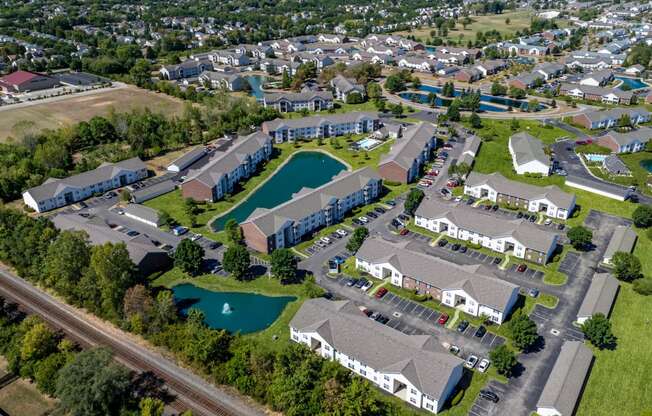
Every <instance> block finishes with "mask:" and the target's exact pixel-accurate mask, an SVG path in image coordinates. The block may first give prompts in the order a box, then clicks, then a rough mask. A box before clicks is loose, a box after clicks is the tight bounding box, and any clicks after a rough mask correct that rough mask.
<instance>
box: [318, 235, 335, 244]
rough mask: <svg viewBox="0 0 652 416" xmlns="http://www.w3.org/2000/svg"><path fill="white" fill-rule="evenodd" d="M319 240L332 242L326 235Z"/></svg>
mask: <svg viewBox="0 0 652 416" xmlns="http://www.w3.org/2000/svg"><path fill="white" fill-rule="evenodd" d="M319 240H320V241H322V242H324V243H326V244H330V243H332V241H331V239H330V238H328V237H326V236H324V237H322V238H320V239H319Z"/></svg>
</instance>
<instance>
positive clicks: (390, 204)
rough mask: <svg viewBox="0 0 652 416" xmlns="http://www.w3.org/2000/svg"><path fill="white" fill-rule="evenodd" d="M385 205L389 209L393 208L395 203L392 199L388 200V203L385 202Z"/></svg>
mask: <svg viewBox="0 0 652 416" xmlns="http://www.w3.org/2000/svg"><path fill="white" fill-rule="evenodd" d="M385 203H386V204H387V205H389V206H390V207H394V206H396V201H394V200H393V199H390V200H389V201H387V202H385Z"/></svg>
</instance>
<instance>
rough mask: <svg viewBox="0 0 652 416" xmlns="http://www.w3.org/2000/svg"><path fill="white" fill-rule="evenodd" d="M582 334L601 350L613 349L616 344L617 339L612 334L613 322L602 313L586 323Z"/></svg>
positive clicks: (583, 325)
mask: <svg viewBox="0 0 652 416" xmlns="http://www.w3.org/2000/svg"><path fill="white" fill-rule="evenodd" d="M582 332H583V333H584V336H585V337H586V338H587V339H588V340H589V341H591V344H593V345H595V346H596V347H598V348H600V349H603V348H607V347H612V346H613V345H614V344H615V343H616V337H615V336H614V334H613V333H612V332H611V322H609V320H608V319H607V318H606V317H605V316H604V315H603V314H601V313H596V314H595V315H593V316H592V317H590V318H589V319H587V320H586V321H584V323H583V324H582Z"/></svg>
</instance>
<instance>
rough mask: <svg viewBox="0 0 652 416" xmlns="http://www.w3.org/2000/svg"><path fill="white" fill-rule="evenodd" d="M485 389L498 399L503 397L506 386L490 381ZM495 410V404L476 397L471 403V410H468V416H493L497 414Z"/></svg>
mask: <svg viewBox="0 0 652 416" xmlns="http://www.w3.org/2000/svg"><path fill="white" fill-rule="evenodd" d="M485 389H486V390H490V391H492V392H494V393H496V394H497V395H498V397H499V398H500V397H503V396H504V394H505V392H506V390H507V386H506V385H504V384H502V383H499V382H498V381H496V380H491V381H490V382H489V383H488V384H487V386H486V387H485ZM497 410H498V409H497V404H496V403H493V402H491V401H489V400H485V399H483V398H482V397H480V396H479V395H478V396H477V397H476V398H475V402H473V406H471V410H469V416H494V415H497V414H498V413H496V412H497Z"/></svg>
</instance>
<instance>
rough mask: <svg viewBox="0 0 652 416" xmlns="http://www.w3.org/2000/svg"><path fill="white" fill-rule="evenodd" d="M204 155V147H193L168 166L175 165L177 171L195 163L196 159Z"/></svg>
mask: <svg viewBox="0 0 652 416" xmlns="http://www.w3.org/2000/svg"><path fill="white" fill-rule="evenodd" d="M204 153H206V151H205V150H204V146H195V147H194V148H192V149H191V150H189V151H188V152H186V153H184V154H183V155H182V156H181V157H179V158H177V159H175V161H174V162H172V163H171V164H170V166H172V165H175V166H177V167H178V168H179V169H185V168H187V167H188V165H190V164H191V163H192V162H194V161H196V160H197V159H198V158H200V157H201V156H203V155H204Z"/></svg>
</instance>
